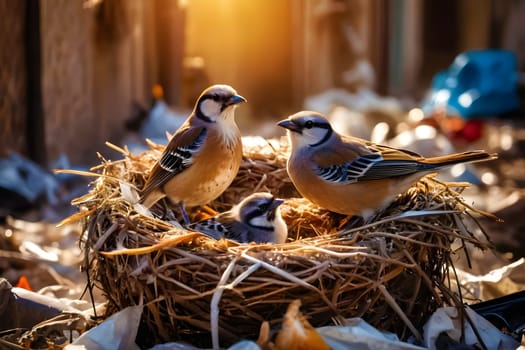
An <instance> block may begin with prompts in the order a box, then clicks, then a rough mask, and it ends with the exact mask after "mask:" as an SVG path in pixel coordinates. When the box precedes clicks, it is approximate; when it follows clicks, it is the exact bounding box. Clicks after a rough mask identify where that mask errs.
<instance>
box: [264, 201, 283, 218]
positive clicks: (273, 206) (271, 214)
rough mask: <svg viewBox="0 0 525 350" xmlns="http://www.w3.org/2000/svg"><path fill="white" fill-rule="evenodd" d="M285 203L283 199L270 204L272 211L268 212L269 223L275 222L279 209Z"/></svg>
mask: <svg viewBox="0 0 525 350" xmlns="http://www.w3.org/2000/svg"><path fill="white" fill-rule="evenodd" d="M283 203H284V199H281V198H274V199H273V201H272V203H271V204H270V210H268V214H267V216H266V218H267V219H268V221H273V220H275V216H276V215H277V214H276V211H277V208H278V207H279V206H280V205H281V204H283Z"/></svg>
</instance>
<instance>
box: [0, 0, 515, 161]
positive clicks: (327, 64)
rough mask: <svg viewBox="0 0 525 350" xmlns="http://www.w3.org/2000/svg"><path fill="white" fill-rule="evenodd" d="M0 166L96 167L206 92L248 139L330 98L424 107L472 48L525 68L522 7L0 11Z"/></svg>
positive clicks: (180, 1) (145, 5) (448, 4)
mask: <svg viewBox="0 0 525 350" xmlns="http://www.w3.org/2000/svg"><path fill="white" fill-rule="evenodd" d="M0 13H1V14H2V18H3V19H2V21H0V154H1V155H2V156H5V154H7V152H9V151H16V152H19V153H22V154H24V155H26V156H27V157H29V158H31V159H33V160H34V161H36V162H38V163H40V164H45V163H46V161H47V160H51V159H55V158H56V157H58V155H60V154H62V153H67V154H68V155H69V157H70V158H71V160H72V161H73V162H76V163H83V164H85V163H88V162H92V161H93V160H94V159H95V154H96V151H97V150H101V149H102V148H103V147H104V146H103V144H104V142H105V141H112V142H115V143H118V142H119V141H120V140H122V138H123V137H124V136H125V134H126V124H128V126H129V123H130V122H129V121H130V120H132V119H133V117H134V116H135V117H136V115H137V114H139V112H140V111H141V110H143V109H146V110H147V109H149V108H150V107H151V103H152V97H151V88H152V86H153V85H154V84H156V83H159V84H161V85H162V86H163V88H164V95H165V99H166V101H167V103H168V104H169V105H171V106H174V107H176V108H180V109H189V108H191V107H192V105H193V103H194V101H195V98H196V97H197V96H198V94H199V93H200V92H201V91H202V89H203V88H204V87H206V86H207V85H209V84H211V83H227V84H230V85H232V86H234V87H235V88H236V89H237V90H238V91H239V93H240V94H242V95H243V96H245V97H246V98H247V99H248V101H249V103H248V104H246V105H243V106H242V107H241V108H239V110H238V121H239V124H240V125H241V127H242V128H244V129H246V130H253V127H254V125H255V126H256V125H257V124H258V123H259V122H261V121H269V120H276V119H278V118H281V117H283V116H284V115H286V114H288V113H292V112H295V111H297V110H299V109H301V108H302V107H303V106H304V101H305V99H306V98H307V97H309V96H313V95H316V94H319V93H322V92H323V91H326V90H327V89H333V88H341V89H345V90H347V91H349V92H352V91H355V90H357V89H359V88H362V87H366V88H369V89H370V90H372V91H375V92H377V93H379V94H380V95H384V96H392V97H395V98H397V99H399V100H400V101H404V100H409V101H413V102H414V104H416V103H417V102H419V101H420V99H421V98H422V96H423V95H424V94H425V91H426V90H427V89H428V87H429V85H430V82H431V78H432V76H433V75H434V74H435V73H436V72H437V71H439V70H442V69H445V68H446V67H448V66H449V65H450V63H451V62H452V61H453V59H454V57H455V56H456V55H458V54H459V53H461V52H463V51H465V50H469V49H480V48H507V49H510V50H512V51H514V52H515V53H516V55H517V57H518V63H519V67H520V70H521V71H523V68H524V65H525V52H524V51H525V28H524V27H525V1H523V0H440V1H430V0H426V1H417V0H311V1H302V0H270V1H268V0H250V1H245V0H217V1H207V0H49V1H38V0H19V1H11V0H0Z"/></svg>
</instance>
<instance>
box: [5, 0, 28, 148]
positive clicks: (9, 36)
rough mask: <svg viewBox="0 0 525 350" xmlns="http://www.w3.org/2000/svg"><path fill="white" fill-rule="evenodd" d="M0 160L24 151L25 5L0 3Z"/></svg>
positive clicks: (11, 2)
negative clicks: (8, 153)
mask: <svg viewBox="0 0 525 350" xmlns="http://www.w3.org/2000/svg"><path fill="white" fill-rule="evenodd" d="M0 13H1V14H2V20H0V157H5V156H6V155H7V152H9V151H16V152H20V153H24V152H25V151H26V140H25V128H26V123H25V116H26V108H25V100H26V68H25V64H26V63H25V62H26V60H25V47H24V34H25V32H24V26H25V3H24V2H23V1H10V0H0Z"/></svg>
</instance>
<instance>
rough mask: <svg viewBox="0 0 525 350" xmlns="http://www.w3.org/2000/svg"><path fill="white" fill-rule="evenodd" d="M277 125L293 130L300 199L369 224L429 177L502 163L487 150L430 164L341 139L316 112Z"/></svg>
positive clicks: (291, 160)
mask: <svg viewBox="0 0 525 350" xmlns="http://www.w3.org/2000/svg"><path fill="white" fill-rule="evenodd" d="M277 125H279V126H281V127H283V128H285V129H287V134H288V139H289V142H290V147H291V152H290V155H289V157H288V160H287V164H286V169H287V172H288V175H289V177H290V179H291V180H292V182H293V184H294V185H295V187H296V188H297V190H298V191H299V193H300V194H301V195H302V196H303V197H305V198H306V199H308V200H310V201H311V202H313V203H314V204H317V205H318V206H320V207H322V208H325V209H328V210H329V211H332V212H335V213H339V214H344V215H349V216H352V217H357V218H359V217H360V218H362V219H363V220H365V221H366V220H368V219H370V217H371V216H372V215H373V214H374V213H376V212H377V211H378V210H380V209H383V208H385V207H386V206H387V205H389V204H390V203H391V202H392V201H393V200H394V199H395V197H396V196H397V195H398V194H401V193H403V192H405V191H406V190H407V189H408V188H410V187H411V186H412V185H414V184H415V183H416V182H417V181H418V180H419V179H421V178H422V177H423V176H425V175H427V174H430V173H434V172H436V171H437V170H439V169H441V168H445V167H449V166H452V165H454V164H458V163H471V162H480V161H486V160H491V159H496V158H497V154H494V153H488V152H485V151H482V150H479V151H468V152H463V153H455V154H449V155H445V156H438V157H431V158H425V157H422V156H420V155H419V154H417V153H415V152H411V151H407V150H403V149H397V148H392V147H388V146H384V145H379V144H375V143H373V142H371V141H367V140H363V139H360V138H356V137H351V136H346V135H342V134H339V133H337V132H336V131H334V130H333V129H332V126H331V125H330V123H329V121H328V120H327V119H326V118H325V117H324V116H323V115H322V114H320V113H317V112H314V111H301V112H298V113H296V114H293V115H291V116H289V117H288V118H287V119H284V120H281V121H279V122H278V123H277Z"/></svg>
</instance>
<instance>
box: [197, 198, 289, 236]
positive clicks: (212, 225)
mask: <svg viewBox="0 0 525 350" xmlns="http://www.w3.org/2000/svg"><path fill="white" fill-rule="evenodd" d="M283 202H284V200H283V199H280V198H275V197H274V196H273V195H272V194H270V193H268V192H256V193H253V194H251V195H249V196H247V197H246V198H244V199H243V200H242V201H241V202H239V203H238V204H236V205H234V206H233V207H232V208H231V209H230V210H228V211H225V212H222V213H220V214H217V215H215V216H214V217H211V218H209V219H205V220H201V221H197V222H194V223H191V224H189V225H187V228H189V229H191V230H195V231H199V232H201V233H204V234H205V235H207V236H209V237H212V238H215V239H221V238H227V239H230V240H234V241H237V242H239V243H249V242H255V243H276V244H280V243H285V242H286V238H287V236H288V227H287V226H286V223H285V222H284V220H283V218H282V216H281V212H280V210H279V206H280V205H281V204H283Z"/></svg>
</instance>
